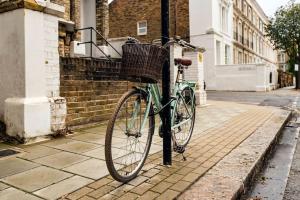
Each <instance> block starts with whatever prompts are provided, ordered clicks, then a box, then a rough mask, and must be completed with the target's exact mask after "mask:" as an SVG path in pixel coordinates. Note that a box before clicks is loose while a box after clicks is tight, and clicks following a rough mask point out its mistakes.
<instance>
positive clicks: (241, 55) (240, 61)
mask: <svg viewBox="0 0 300 200" xmlns="http://www.w3.org/2000/svg"><path fill="white" fill-rule="evenodd" d="M238 62H239V64H243V53H242V52H241V51H239V54H238Z"/></svg>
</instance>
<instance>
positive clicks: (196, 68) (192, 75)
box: [184, 51, 207, 106]
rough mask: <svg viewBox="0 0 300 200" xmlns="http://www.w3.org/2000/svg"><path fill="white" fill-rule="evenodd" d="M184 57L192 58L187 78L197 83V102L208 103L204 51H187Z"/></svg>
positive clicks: (186, 73) (186, 74)
mask: <svg viewBox="0 0 300 200" xmlns="http://www.w3.org/2000/svg"><path fill="white" fill-rule="evenodd" d="M184 58H187V59H191V60H192V63H193V64H192V65H191V66H189V68H188V70H186V72H185V79H186V80H188V81H194V82H196V83H197V88H196V104H197V105H201V106H203V105H206V100H207V95H206V91H205V88H204V67H203V53H201V52H198V51H185V52H184Z"/></svg>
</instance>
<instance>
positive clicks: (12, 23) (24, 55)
mask: <svg viewBox="0 0 300 200" xmlns="http://www.w3.org/2000/svg"><path fill="white" fill-rule="evenodd" d="M38 3H41V4H38ZM19 6H21V7H19V8H18V9H17V8H16V9H14V8H13V7H9V8H11V10H9V12H6V11H8V10H6V11H4V12H1V7H0V24H9V26H6V28H5V29H0V35H1V36H2V37H1V38H2V41H1V42H0V66H1V68H0V91H1V96H0V120H4V122H5V124H6V126H7V132H6V133H7V134H8V135H9V136H12V137H16V138H19V139H21V140H22V141H26V140H27V139H29V138H34V137H38V136H44V135H48V134H50V133H51V110H50V102H49V101H50V99H51V98H53V97H55V96H57V95H59V57H58V48H57V47H58V27H57V26H58V17H59V16H62V15H63V7H61V6H58V5H57V6H56V5H53V4H52V3H50V2H39V1H31V0H25V1H24V2H23V3H22V4H20V5H19ZM53 35H54V36H53ZM52 36H53V37H52ZM53 38H55V39H54V41H53ZM52 47H53V48H52ZM53 49H54V50H53ZM52 50H53V51H55V52H56V54H55V53H54V54H53V52H52Z"/></svg>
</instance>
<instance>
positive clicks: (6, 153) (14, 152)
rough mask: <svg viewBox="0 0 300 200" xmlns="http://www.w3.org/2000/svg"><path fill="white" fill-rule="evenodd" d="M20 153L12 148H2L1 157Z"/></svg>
mask: <svg viewBox="0 0 300 200" xmlns="http://www.w3.org/2000/svg"><path fill="white" fill-rule="evenodd" d="M18 153H20V152H18V151H15V150H12V149H4V150H0V158H2V157H6V156H11V155H15V154H18Z"/></svg>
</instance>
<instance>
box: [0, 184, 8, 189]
mask: <svg viewBox="0 0 300 200" xmlns="http://www.w3.org/2000/svg"><path fill="white" fill-rule="evenodd" d="M8 187H9V186H8V185H5V184H4V183H0V191H1V190H4V189H6V188H8Z"/></svg>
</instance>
